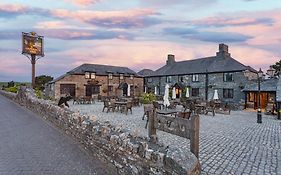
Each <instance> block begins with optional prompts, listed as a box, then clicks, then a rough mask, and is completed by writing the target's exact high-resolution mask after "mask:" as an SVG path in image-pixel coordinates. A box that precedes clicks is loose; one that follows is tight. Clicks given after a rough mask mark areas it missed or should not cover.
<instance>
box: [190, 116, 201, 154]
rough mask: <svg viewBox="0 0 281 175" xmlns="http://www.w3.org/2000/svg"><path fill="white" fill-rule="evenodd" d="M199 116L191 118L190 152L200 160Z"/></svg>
mask: <svg viewBox="0 0 281 175" xmlns="http://www.w3.org/2000/svg"><path fill="white" fill-rule="evenodd" d="M199 122H200V120H199V115H193V116H191V132H190V151H191V152H192V153H193V154H194V155H195V156H196V157H197V158H199Z"/></svg>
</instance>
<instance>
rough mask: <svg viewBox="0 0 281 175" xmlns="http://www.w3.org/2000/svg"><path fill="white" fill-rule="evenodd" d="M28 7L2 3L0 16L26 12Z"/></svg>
mask: <svg viewBox="0 0 281 175" xmlns="http://www.w3.org/2000/svg"><path fill="white" fill-rule="evenodd" d="M28 10H29V9H28V8H27V7H25V6H23V5H14V4H2V5H0V17H14V16H17V15H20V14H25V13H27V12H28Z"/></svg>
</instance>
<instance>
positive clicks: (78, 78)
mask: <svg viewBox="0 0 281 175" xmlns="http://www.w3.org/2000/svg"><path fill="white" fill-rule="evenodd" d="M88 81H97V82H99V83H98V84H100V85H101V86H100V95H102V96H107V95H109V96H120V95H122V90H121V89H118V86H119V85H120V83H121V82H126V83H127V84H129V85H131V95H135V96H139V95H140V94H141V93H142V92H143V78H142V77H133V78H132V79H131V78H130V77H129V76H124V78H123V79H122V80H121V79H120V76H115V75H113V78H112V79H108V76H107V75H96V78H95V79H86V78H85V75H76V74H75V75H65V76H64V77H63V78H61V79H60V80H58V81H56V82H55V83H53V84H50V85H49V86H48V87H47V90H46V91H48V93H47V94H48V95H50V96H51V97H53V98H55V99H59V98H60V97H61V96H62V94H60V85H61V84H74V85H75V95H76V97H82V96H85V95H86V86H85V85H86V84H87V83H88ZM51 86H54V87H53V89H52V90H51ZM108 86H112V87H113V88H112V89H113V91H112V92H107V91H108Z"/></svg>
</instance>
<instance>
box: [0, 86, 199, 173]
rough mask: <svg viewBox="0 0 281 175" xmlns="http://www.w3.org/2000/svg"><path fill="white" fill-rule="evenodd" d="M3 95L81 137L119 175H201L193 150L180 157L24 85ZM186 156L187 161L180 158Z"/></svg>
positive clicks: (87, 146) (90, 149) (90, 150)
mask: <svg viewBox="0 0 281 175" xmlns="http://www.w3.org/2000/svg"><path fill="white" fill-rule="evenodd" d="M0 94H2V95H4V96H6V97H8V98H10V99H12V100H14V101H16V102H18V103H20V104H21V105H23V106H24V107H26V108H28V109H30V110H31V111H33V112H35V113H38V114H40V116H42V117H43V118H44V119H45V120H48V121H49V122H51V123H52V124H53V125H55V126H57V127H58V128H59V129H61V130H62V131H64V132H65V133H67V134H68V135H70V136H72V137H73V138H75V139H77V140H78V141H79V142H80V143H81V144H82V145H84V147H85V148H86V149H87V150H88V151H89V152H90V153H91V155H92V156H96V157H99V158H100V159H101V160H104V161H105V162H111V163H112V164H114V165H115V166H116V168H117V169H118V173H119V174H122V175H123V174H124V175H126V174H130V175H131V174H136V175H137V174H139V175H141V174H151V175H153V174H155V175H156V174H157V175H160V174H175V175H176V174H189V175H198V174H200V172H201V170H200V164H199V161H198V159H197V158H196V157H195V155H193V154H192V153H190V155H189V156H188V157H186V158H183V157H182V156H180V157H177V156H176V155H177V154H176V153H174V152H173V150H167V148H165V147H164V146H163V145H159V144H157V143H152V142H150V141H149V140H148V139H147V138H144V137H137V136H135V135H134V134H132V133H130V132H129V131H127V130H126V129H123V128H120V127H116V126H113V125H111V124H110V123H109V122H105V123H101V122H99V121H97V120H90V119H89V117H88V116H81V115H80V114H79V113H74V112H72V111H70V110H67V109H64V108H61V107H58V106H56V105H54V104H53V102H51V101H45V100H41V99H37V98H36V97H35V95H34V92H33V90H31V89H27V88H25V87H21V88H20V90H19V92H18V94H17V95H16V94H13V93H8V92H4V91H1V90H0ZM182 159H184V161H180V160H182Z"/></svg>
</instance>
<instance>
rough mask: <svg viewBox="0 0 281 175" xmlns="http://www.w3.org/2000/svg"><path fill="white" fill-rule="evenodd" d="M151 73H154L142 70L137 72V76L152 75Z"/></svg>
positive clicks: (149, 70)
mask: <svg viewBox="0 0 281 175" xmlns="http://www.w3.org/2000/svg"><path fill="white" fill-rule="evenodd" d="M153 73H154V71H153V70H151V69H142V70H141V71H139V72H138V74H139V75H141V76H149V75H152V74H153Z"/></svg>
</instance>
